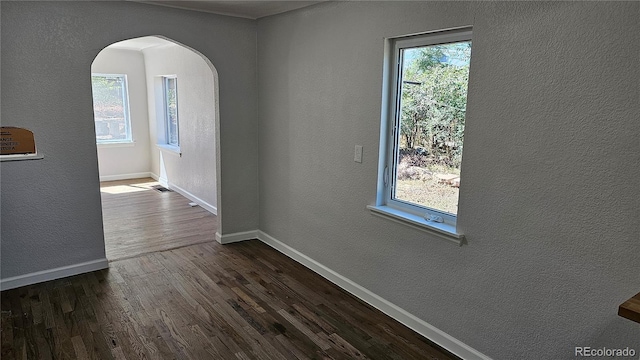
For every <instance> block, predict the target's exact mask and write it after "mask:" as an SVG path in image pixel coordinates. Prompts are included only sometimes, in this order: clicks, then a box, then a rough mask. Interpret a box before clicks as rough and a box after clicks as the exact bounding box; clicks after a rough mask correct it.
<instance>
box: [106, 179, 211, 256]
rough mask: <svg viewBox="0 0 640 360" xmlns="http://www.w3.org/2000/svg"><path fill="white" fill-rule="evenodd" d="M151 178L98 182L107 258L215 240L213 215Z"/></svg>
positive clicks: (135, 254)
mask: <svg viewBox="0 0 640 360" xmlns="http://www.w3.org/2000/svg"><path fill="white" fill-rule="evenodd" d="M158 185H160V184H159V183H158V182H156V181H155V180H153V179H151V178H145V179H135V180H120V181H108V182H102V183H100V192H101V195H102V219H103V224H104V237H105V239H104V240H105V248H106V252H107V259H109V260H117V259H122V258H126V257H132V256H137V255H140V254H145V253H149V252H154V251H162V250H168V249H173V248H177V247H181V246H187V245H193V244H197V243H201V242H205V241H215V233H216V229H217V224H218V223H217V219H216V217H215V215H213V214H211V213H210V212H208V211H206V210H205V209H203V208H201V207H199V206H196V207H190V206H189V202H191V201H190V200H188V199H186V198H185V197H183V196H182V195H180V194H178V193H176V192H164V193H161V192H158V191H156V190H154V189H153V186H158Z"/></svg>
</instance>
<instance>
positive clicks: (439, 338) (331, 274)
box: [257, 230, 490, 359]
mask: <svg viewBox="0 0 640 360" xmlns="http://www.w3.org/2000/svg"><path fill="white" fill-rule="evenodd" d="M257 237H258V239H260V241H262V242H264V243H265V244H267V245H269V246H271V247H272V248H274V249H276V250H278V251H279V252H281V253H283V254H284V255H286V256H288V257H290V258H291V259H293V260H295V261H297V262H299V263H300V264H302V265H304V266H306V267H307V268H309V269H311V270H312V271H314V272H316V273H317V274H319V275H320V276H322V277H324V278H325V279H327V280H329V281H331V282H332V283H334V284H336V285H338V286H339V287H341V288H342V289H344V290H345V291H347V292H349V293H351V294H352V295H354V296H355V297H357V298H359V299H360V300H362V301H364V302H366V303H367V304H369V305H371V306H373V307H375V308H376V309H378V310H380V311H382V312H383V313H385V314H387V315H388V316H390V317H391V318H393V319H395V320H397V321H399V322H400V323H402V324H404V325H405V326H407V327H409V328H410V329H412V330H414V331H415V332H417V333H418V334H420V335H422V336H424V337H426V338H427V339H429V340H431V341H433V342H434V343H436V344H438V345H439V346H441V347H442V348H444V349H446V350H448V351H450V352H451V353H453V354H455V355H457V356H459V357H461V358H462V359H490V358H489V357H488V356H486V355H484V354H482V353H480V352H479V351H477V350H475V349H473V348H471V347H470V346H468V345H466V344H464V343H463V342H461V341H459V340H457V339H456V338H454V337H452V336H451V335H449V334H447V333H445V332H444V331H441V330H439V329H438V328H436V327H434V326H432V325H430V324H429V323H427V322H426V321H423V320H421V319H420V318H418V317H416V316H415V315H412V314H411V313H409V312H407V311H406V310H404V309H402V308H400V307H399V306H397V305H395V304H393V303H391V302H389V301H387V300H385V299H383V298H382V297H380V296H378V295H376V294H374V293H373V292H371V291H369V290H367V289H365V288H364V287H362V286H360V285H358V284H357V283H355V282H353V281H351V280H349V279H348V278H346V277H344V276H342V275H340V274H338V273H337V272H335V271H333V270H331V269H329V268H328V267H326V266H324V265H322V264H321V263H319V262H317V261H315V260H313V259H312V258H310V257H308V256H307V255H304V254H303V253H301V252H299V251H297V250H295V249H294V248H292V247H290V246H288V245H286V244H284V243H282V242H280V241H278V240H276V239H275V238H273V237H272V236H270V235H268V234H266V233H265V232H263V231H260V230H258V231H257Z"/></svg>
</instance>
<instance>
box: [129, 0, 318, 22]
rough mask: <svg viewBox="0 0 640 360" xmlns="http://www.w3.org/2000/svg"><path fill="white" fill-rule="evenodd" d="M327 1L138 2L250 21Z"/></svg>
mask: <svg viewBox="0 0 640 360" xmlns="http://www.w3.org/2000/svg"><path fill="white" fill-rule="evenodd" d="M324 1H327V0H321V1H295V0H289V1H267V0H263V1H244V0H235V1H216V0H198V1H190V0H182V1H180V0H174V1H164V0H138V1H137V2H141V3H145V4H152V5H160V6H168V7H174V8H180V9H188V10H196V11H204V12H209V13H215V14H222V15H230V16H237V17H243V18H248V19H258V18H261V17H265V16H270V15H275V14H280V13H283V12H287V11H291V10H295V9H300V8H303V7H307V6H310V5H314V4H317V3H321V2H324Z"/></svg>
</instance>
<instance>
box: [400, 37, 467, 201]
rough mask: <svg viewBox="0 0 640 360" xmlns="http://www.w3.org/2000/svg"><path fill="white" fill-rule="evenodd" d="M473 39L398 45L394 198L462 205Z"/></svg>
mask: <svg viewBox="0 0 640 360" xmlns="http://www.w3.org/2000/svg"><path fill="white" fill-rule="evenodd" d="M470 57H471V42H470V41H467V42H457V43H450V44H442V45H432V46H424V47H416V48H408V49H402V50H400V61H401V64H402V66H401V74H399V76H398V79H399V84H398V89H399V93H400V94H399V102H398V110H397V112H396V116H397V119H396V121H397V123H398V125H399V126H398V127H399V130H400V131H399V132H397V134H398V137H397V138H396V139H395V141H396V146H395V149H394V151H395V159H396V161H395V168H394V174H395V178H394V180H395V181H394V187H393V193H392V198H393V199H395V200H400V201H404V202H408V203H412V204H417V205H421V206H426V207H429V208H433V209H436V210H440V211H443V212H447V213H451V214H456V213H457V211H458V187H459V185H460V163H461V160H462V140H463V135H464V121H465V112H466V106H467V84H468V79H469V61H470Z"/></svg>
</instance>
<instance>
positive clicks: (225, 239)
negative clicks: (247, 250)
mask: <svg viewBox="0 0 640 360" xmlns="http://www.w3.org/2000/svg"><path fill="white" fill-rule="evenodd" d="M259 233H260V231H259V230H251V231H243V232H238V233H232V234H224V235H222V234H220V233H219V232H216V241H217V242H219V243H220V244H223V245H224V244H231V243H234V242H240V241H245V240H253V239H258V238H259V237H258V234H259Z"/></svg>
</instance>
